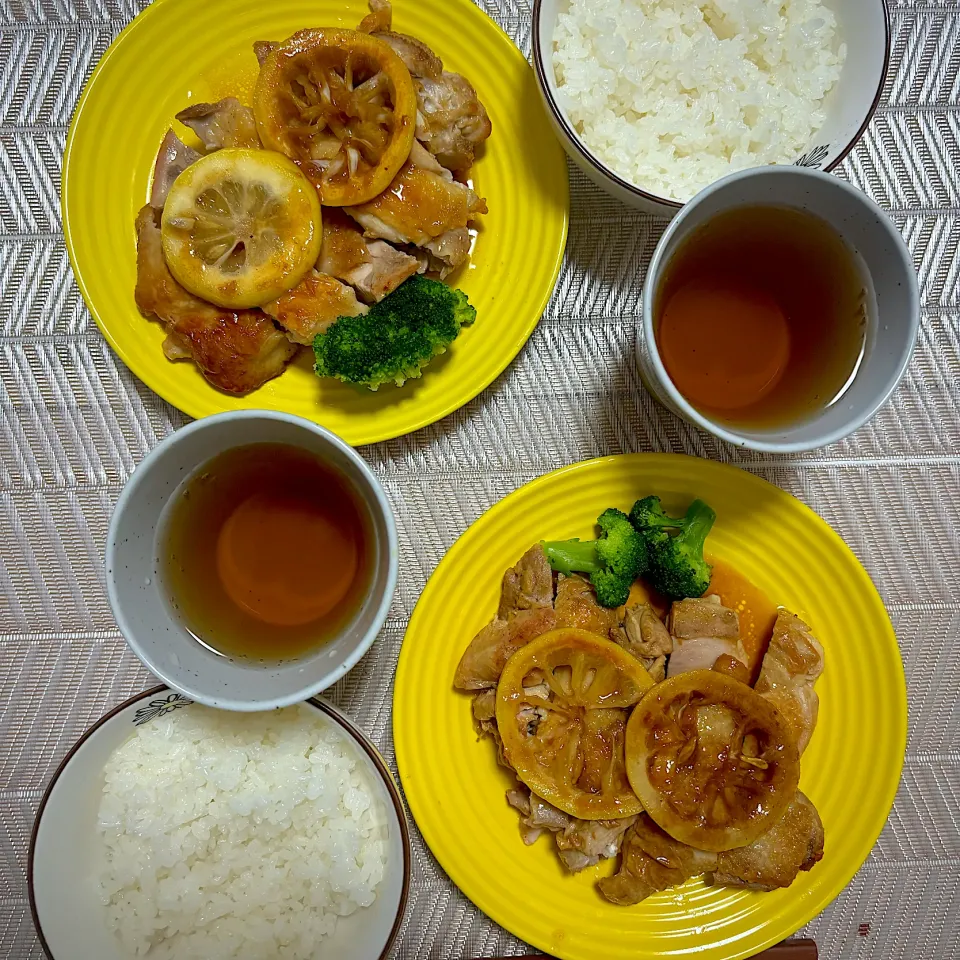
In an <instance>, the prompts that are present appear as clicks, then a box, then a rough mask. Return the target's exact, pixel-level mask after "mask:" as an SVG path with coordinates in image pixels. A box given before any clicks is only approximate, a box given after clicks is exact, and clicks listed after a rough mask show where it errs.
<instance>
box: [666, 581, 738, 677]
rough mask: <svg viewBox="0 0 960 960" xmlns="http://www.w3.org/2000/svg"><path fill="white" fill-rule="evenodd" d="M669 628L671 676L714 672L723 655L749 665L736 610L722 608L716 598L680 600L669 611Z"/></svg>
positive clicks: (669, 671) (718, 599) (669, 668)
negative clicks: (705, 671) (694, 672)
mask: <svg viewBox="0 0 960 960" xmlns="http://www.w3.org/2000/svg"><path fill="white" fill-rule="evenodd" d="M667 628H668V629H669V631H670V633H671V634H672V636H673V641H674V643H673V653H672V654H671V655H670V662H669V664H668V665H667V676H668V677H675V676H677V674H680V673H686V672H687V671H688V670H711V669H712V668H713V665H714V664H715V663H716V662H717V660H718V658H720V657H722V656H724V655H726V656H729V657H733V658H734V659H735V660H739V661H740V662H741V663H742V664H744V665H746V663H747V654H746V651H745V650H744V649H743V644H742V643H741V642H740V619H739V617H737V611H736V610H730V609H728V608H727V607H725V606H723V604H721V603H720V598H719V597H717V596H713V595H711V596H709V597H702V598H700V599H693V600H677V601H676V602H675V603H674V604H673V607H672V608H671V610H670V618H669V620H668V621H667Z"/></svg>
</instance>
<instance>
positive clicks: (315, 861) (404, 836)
mask: <svg viewBox="0 0 960 960" xmlns="http://www.w3.org/2000/svg"><path fill="white" fill-rule="evenodd" d="M409 874H410V843H409V836H408V831H407V824H406V819H405V814H404V811H403V805H402V802H401V800H400V797H399V794H398V792H397V789H396V786H395V785H394V783H393V779H392V777H391V774H390V772H389V770H388V769H387V767H386V764H385V763H384V761H383V759H382V758H381V757H380V755H379V754H378V753H377V751H376V749H375V748H374V747H373V745H372V744H371V743H370V742H369V741H368V740H367V739H366V737H364V736H363V734H362V733H360V731H358V730H357V729H356V728H355V727H354V726H353V725H352V724H351V723H350V722H349V721H348V720H347V719H346V718H345V717H343V716H342V715H341V714H340V713H338V712H337V711H336V710H334V708H333V707H331V706H330V705H329V704H328V703H326V702H325V701H323V700H310V701H307V702H306V703H303V704H297V705H296V706H293V707H287V708H285V709H283V710H275V711H269V712H263V713H254V714H239V713H231V712H228V711H219V710H212V709H210V708H208V707H204V706H202V705H200V704H195V703H193V702H191V701H189V700H187V699H186V698H184V697H183V696H181V695H180V694H178V693H175V692H174V691H172V690H169V689H167V688H165V687H158V688H156V689H154V690H149V691H147V692H146V693H143V694H140V695H139V696H137V697H134V698H133V699H131V700H128V701H127V702H126V703H124V704H121V705H120V706H119V707H117V708H116V709H115V710H113V711H111V712H110V713H108V714H107V715H106V716H105V717H103V718H102V719H101V720H100V721H98V722H97V723H96V724H95V725H94V726H93V727H92V728H91V729H90V730H89V731H88V732H87V733H86V734H85V735H84V736H83V737H82V738H81V739H80V741H79V742H78V743H77V744H76V745H75V746H74V747H73V749H72V750H71V751H70V753H69V754H68V755H67V757H66V759H65V760H64V761H63V763H62V765H61V766H60V769H59V770H58V771H57V773H56V774H55V775H54V777H53V779H52V781H51V783H50V786H49V787H48V788H47V792H46V794H45V796H44V798H43V801H42V803H41V806H40V810H39V812H38V814H37V819H36V824H35V826H34V833H33V838H32V841H31V845H30V857H29V877H28V886H29V895H30V903H31V908H32V910H33V916H34V922H35V923H36V926H37V931H38V933H39V936H40V942H41V945H42V946H43V949H44V951H45V953H46V955H47V957H49V958H51V960H90V958H91V957H96V958H97V960H130V958H136V957H144V956H145V957H148V958H150V960H173V958H176V960H234V958H242V960H275V958H276V960H323V958H327V957H329V958H336V960H376V958H385V957H386V956H387V954H388V953H389V951H390V949H391V947H392V945H393V942H394V940H395V939H396V936H397V933H398V931H399V929H400V924H401V922H402V919H403V911H404V907H405V904H406V899H407V891H408V886H409Z"/></svg>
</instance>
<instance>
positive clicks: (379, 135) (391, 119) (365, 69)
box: [253, 29, 417, 207]
mask: <svg viewBox="0 0 960 960" xmlns="http://www.w3.org/2000/svg"><path fill="white" fill-rule="evenodd" d="M253 110H254V114H255V115H256V118H257V130H258V131H259V133H260V139H261V140H262V141H263V143H264V146H267V147H269V148H271V149H273V150H279V151H280V152H281V153H283V154H285V155H286V156H288V157H290V158H291V159H293V160H294V162H295V163H296V164H297V165H298V166H299V167H300V169H301V170H303V172H304V173H305V174H306V175H307V177H309V178H310V181H311V182H312V183H313V184H314V185H315V186H316V188H317V190H318V191H319V192H320V199H321V200H322V201H323V203H324V204H325V205H327V206H331V207H340V206H347V205H350V204H357V203H366V202H367V201H368V200H372V199H373V198H374V197H375V196H377V195H378V194H380V193H382V192H383V191H384V190H386V189H387V187H388V186H390V182H391V181H392V180H393V178H394V176H396V174H397V172H398V171H399V170H400V168H401V167H402V166H403V164H404V163H406V161H407V158H408V157H409V156H410V149H411V147H412V146H413V135H414V131H415V129H416V123H417V93H416V90H415V88H414V86H413V79H412V78H411V76H410V71H409V70H407V68H406V67H405V66H404V64H403V61H402V60H401V59H400V57H398V56H397V54H396V53H394V52H393V50H392V49H391V48H390V46H389V45H388V44H386V43H385V42H384V41H383V40H379V39H377V38H376V37H371V36H368V35H367V34H365V33H361V32H360V31H358V30H336V29H315V30H301V31H299V32H298V33H295V34H294V35H293V36H292V37H290V38H289V39H288V40H286V41H285V42H284V43H281V44H279V45H278V46H277V47H276V48H274V49H273V50H272V51H271V52H270V55H269V56H268V57H267V58H266V60H265V61H264V62H263V65H262V66H261V67H260V75H259V77H258V78H257V85H256V89H255V91H254V97H253Z"/></svg>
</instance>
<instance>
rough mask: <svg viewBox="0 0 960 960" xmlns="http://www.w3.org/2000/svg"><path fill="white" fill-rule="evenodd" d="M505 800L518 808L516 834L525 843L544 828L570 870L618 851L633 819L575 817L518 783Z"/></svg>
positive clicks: (531, 840)
mask: <svg viewBox="0 0 960 960" xmlns="http://www.w3.org/2000/svg"><path fill="white" fill-rule="evenodd" d="M507 803H509V804H510V806H511V807H514V808H515V809H517V810H519V811H520V813H521V818H520V836H521V837H522V838H523V842H524V843H525V844H527V845H528V846H529V845H530V844H531V843H533V842H534V841H536V840H537V838H538V837H540V835H541V834H542V833H543V832H544V831H545V830H546V831H549V832H550V833H552V834H554V839H555V840H556V844H557V853H558V854H559V856H560V862H561V863H562V864H563V865H564V866H565V867H566V868H567V869H568V870H569V871H570V872H571V873H576V872H577V871H578V870H585V869H586V868H587V867H592V866H593V865H594V864H597V863H599V862H600V861H601V860H605V859H609V858H611V857H615V856H616V855H617V854H618V853H619V852H620V843H621V841H622V840H623V835H624V833H626V831H627V830H628V829H629V828H630V826H631V825H632V824H633V823H634V821H635V820H636V819H637V818H636V817H623V818H621V819H619V820H578V819H577V818H576V817H571V816H570V815H569V814H566V813H564V812H563V811H562V810H558V809H557V808H556V807H554V806H553V805H552V804H549V803H547V801H546V800H542V799H541V798H540V797H538V796H537V795H536V794H535V793H531V792H530V791H529V790H528V789H527V788H526V787H524V786H522V785H520V784H518V785H517V786H516V787H515V788H513V789H512V790H508V791H507Z"/></svg>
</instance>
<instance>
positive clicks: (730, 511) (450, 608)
mask: <svg viewBox="0 0 960 960" xmlns="http://www.w3.org/2000/svg"><path fill="white" fill-rule="evenodd" d="M652 493H655V494H659V495H660V496H661V497H663V500H664V504H665V506H666V507H667V508H668V511H670V510H671V508H675V509H680V508H682V507H683V508H685V507H686V506H687V504H688V503H689V501H690V500H691V499H693V498H694V497H702V498H703V499H704V500H706V501H707V502H708V503H709V504H710V505H711V506H713V507H714V509H715V510H716V511H717V523H716V526H715V528H714V530H713V532H712V533H711V535H710V540H709V545H710V551H711V552H712V553H713V554H714V555H715V556H717V557H718V558H722V559H724V560H726V561H729V562H730V563H732V564H733V565H734V566H735V567H736V568H737V569H738V570H740V571H741V572H742V573H744V574H745V575H746V576H747V577H748V578H749V579H750V580H752V581H753V583H754V584H755V585H756V586H758V587H759V588H760V589H762V590H764V591H765V592H766V593H767V594H768V595H769V597H770V598H771V599H772V600H774V601H775V602H777V603H781V604H783V605H784V606H786V607H788V608H790V609H791V610H794V611H795V612H797V613H798V614H799V615H800V616H801V617H803V619H804V620H806V621H807V622H808V623H810V625H811V626H812V628H813V630H814V633H815V634H816V636H817V637H818V638H819V639H820V640H821V641H822V643H823V646H824V649H825V650H826V669H825V672H824V674H823V677H822V678H821V680H820V681H819V683H818V684H817V691H818V693H819V694H820V700H821V704H820V720H819V724H818V726H817V729H816V732H815V733H814V736H813V739H812V741H811V743H810V747H809V748H808V750H807V751H806V753H805V754H804V756H803V764H802V775H801V780H800V786H801V789H802V790H803V791H804V792H805V793H807V794H808V795H809V797H810V799H811V800H813V802H814V803H815V804H816V806H817V809H818V810H819V811H820V815H821V816H822V818H823V823H824V827H825V830H826V850H825V854H824V859H823V860H822V861H821V862H820V863H819V864H818V865H817V866H815V867H814V868H813V870H812V871H811V872H810V873H802V874H801V875H800V876H799V877H798V879H797V880H796V882H795V883H794V884H793V886H791V887H790V888H788V889H786V890H779V891H775V892H773V893H751V892H746V891H733V890H726V889H723V888H717V889H711V888H709V887H707V886H705V885H704V883H703V881H702V880H699V879H698V880H692V881H689V882H687V883H686V884H684V885H683V886H682V887H680V888H678V889H677V890H673V891H669V892H666V893H662V894H658V895H656V896H654V897H651V898H650V899H649V900H647V901H645V902H644V903H642V904H640V905H638V906H636V907H617V906H614V905H613V904H610V903H607V902H606V901H604V900H603V899H601V897H600V895H599V894H598V893H597V892H596V891H595V889H594V883H595V881H596V879H597V878H598V877H599V876H601V875H602V873H603V872H608V871H609V870H610V865H609V864H608V865H606V867H604V866H602V865H601V866H598V867H597V868H595V869H593V870H587V871H585V872H583V873H581V874H577V875H574V876H570V875H568V874H565V873H564V872H563V870H562V869H561V867H560V864H559V861H558V859H557V857H556V854H555V852H554V850H553V849H552V843H551V842H550V841H549V839H547V838H541V839H540V840H538V841H537V842H536V843H535V844H534V845H533V846H532V847H525V846H524V845H523V843H522V841H521V840H520V833H519V830H518V825H517V814H516V812H515V811H513V810H511V809H510V808H509V807H508V806H507V804H506V802H505V800H504V792H505V790H506V789H507V787H508V785H509V778H508V775H507V774H506V772H505V771H503V770H502V769H500V768H499V767H498V766H497V763H496V757H495V751H494V748H493V744H492V743H491V742H490V741H488V740H484V741H482V742H479V743H478V742H477V739H476V735H475V733H474V731H473V728H472V725H471V719H470V699H469V697H468V696H465V695H462V694H458V693H457V692H455V691H454V690H453V689H452V686H451V681H452V677H453V672H454V668H455V667H456V664H457V661H458V659H459V657H460V654H461V653H462V652H463V649H464V648H465V647H466V645H467V643H468V642H469V641H470V639H471V637H473V635H474V634H475V633H476V631H477V630H478V629H479V628H480V627H481V626H483V624H485V623H486V622H487V621H488V620H490V619H491V617H493V616H494V614H495V612H496V609H497V601H498V598H499V593H500V578H501V577H502V575H503V571H504V570H505V569H506V568H507V567H508V566H510V565H511V564H513V563H515V562H516V560H517V559H518V558H519V557H520V555H521V554H522V553H523V552H524V551H525V550H526V549H527V548H528V547H529V546H530V545H531V544H532V543H535V542H537V541H538V540H540V539H549V540H554V539H557V540H558V539H565V538H568V537H583V538H587V537H592V536H593V535H594V526H593V524H594V521H595V519H596V517H597V515H598V514H599V513H600V512H601V511H602V510H603V509H604V508H606V507H609V506H617V507H621V508H623V509H629V507H630V506H631V505H632V503H633V501H634V500H635V499H636V498H637V497H640V496H645V495H647V494H652ZM906 731H907V705H906V688H905V684H904V677H903V666H902V664H901V661H900V653H899V649H898V647H897V641H896V637H895V636H894V633H893V629H892V627H891V625H890V621H889V619H888V617H887V614H886V611H885V610H884V607H883V603H882V601H881V600H880V597H879V595H878V594H877V591H876V589H875V588H874V586H873V584H872V583H871V581H870V578H869V576H868V575H867V574H866V572H865V571H864V569H863V568H862V567H861V566H860V564H859V563H858V562H857V560H856V558H855V557H854V556H853V554H852V553H851V552H850V550H849V549H848V548H847V546H846V545H845V544H844V543H843V541H842V540H841V539H840V538H839V537H838V536H837V535H836V534H835V533H834V532H833V530H831V529H830V527H829V526H827V524H826V523H824V522H823V520H821V519H820V518H819V517H817V516H816V514H814V513H813V512H812V511H811V510H810V509H808V508H807V507H806V506H804V505H803V504H802V503H800V502H799V501H797V500H795V499H794V498H793V497H791V496H790V495H789V494H787V493H784V492H783V491H782V490H779V489H777V488H776V487H774V486H771V485H770V484H768V483H766V482H764V481H763V480H760V479H758V478H756V477H754V476H752V475H750V474H748V473H745V472H743V471H741V470H737V469H735V468H733V467H729V466H723V465H721V464H717V463H711V462H708V461H705V460H697V459H694V458H691V457H681V456H674V455H666V454H663V455H654V454H633V455H626V456H619V457H608V458H605V459H601V460H589V461H586V462H585V463H580V464H576V465H574V466H572V467H568V468H565V469H563V470H559V471H557V472H555V473H550V474H547V475H546V476H544V477H541V478H540V479H538V480H535V481H533V482H532V483H529V484H527V485H526V486H524V487H521V488H520V489H519V490H517V491H516V492H515V493H513V494H511V495H510V496H508V497H506V498H505V499H504V500H502V501H501V502H500V503H498V504H497V505H496V506H494V507H493V508H492V509H491V510H489V511H488V512H487V513H486V514H484V516H483V517H481V518H480V519H479V520H478V521H477V522H476V523H475V524H474V525H473V526H472V527H471V528H470V529H469V530H468V531H467V532H466V533H465V534H464V535H463V536H462V537H461V538H460V539H459V540H458V541H457V542H456V544H454V546H453V547H452V548H451V550H450V552H449V553H448V554H447V555H446V557H444V559H443V560H442V561H441V563H440V564H439V565H438V567H437V569H436V571H435V572H434V574H433V576H432V577H431V578H430V581H429V582H428V583H427V586H426V588H425V589H424V591H423V595H422V596H421V598H420V602H419V603H418V604H417V608H416V610H415V611H414V613H413V617H412V618H411V620H410V625H409V627H408V629H407V633H406V636H405V638H404V641H403V647H402V649H401V652H400V663H399V667H398V669H397V677H396V685H395V692H394V700H393V735H394V741H395V744H396V753H397V764H398V766H399V770H400V779H401V781H402V782H403V787H404V790H405V791H406V795H407V800H408V801H409V804H410V809H411V811H412V813H413V816H414V818H415V819H416V821H417V825H418V826H419V827H420V830H421V831H422V833H423V836H424V838H425V840H426V842H427V844H428V845H429V847H430V849H431V850H432V851H433V853H434V855H435V856H436V858H437V860H438V861H439V862H440V865H441V866H442V867H443V869H444V870H445V871H446V872H447V873H448V874H449V876H450V877H451V879H452V880H453V881H454V883H456V884H457V885H458V886H459V887H460V888H461V890H463V892H464V893H465V894H466V895H467V896H468V897H469V898H470V899H471V900H472V901H473V902H474V903H475V904H476V905H477V906H478V907H479V908H480V909H481V910H483V911H484V912H485V913H487V914H488V915H489V916H491V917H492V918H493V919H494V920H496V921H497V922H498V923H499V924H501V925H502V926H504V927H506V928H507V929H508V930H509V931H510V932H511V933H513V934H515V935H516V936H517V937H520V938H521V939H522V940H525V941H526V942H527V943H530V944H533V945H535V946H536V947H537V948H539V949H541V950H544V951H546V952H548V953H550V954H552V955H553V956H556V957H560V958H564V960H596V958H597V957H603V958H604V960H619V958H623V960H626V958H630V960H644V958H653V957H665V956H670V957H683V956H691V955H695V956H696V957H697V958H698V960H707V958H712V960H738V958H741V957H747V956H751V955H753V954H754V953H756V952H758V951H760V950H762V949H764V948H766V947H768V946H770V945H771V944H773V943H776V942H777V941H779V940H782V939H784V938H785V937H788V936H790V935H791V934H792V933H794V932H795V931H797V930H798V929H799V928H800V927H801V926H803V925H804V924H805V923H807V922H808V921H809V920H810V919H811V918H812V917H814V916H815V915H816V914H817V913H819V912H820V911H821V910H822V909H823V908H824V907H825V906H826V905H827V904H828V903H829V902H830V901H831V900H832V899H833V898H834V897H835V896H836V895H837V894H838V893H839V892H840V891H841V890H842V889H843V887H844V886H845V885H846V884H847V883H848V882H849V881H850V879H851V878H852V877H853V875H854V874H855V873H856V872H857V870H858V868H859V867H860V865H861V863H863V861H864V859H865V858H866V856H867V854H868V853H869V852H870V849H871V847H872V846H873V844H874V842H875V841H876V839H877V837H878V836H879V835H880V831H881V829H882V828H883V824H884V822H885V821H886V818H887V814H888V813H889V811H890V806H891V804H892V803H893V797H894V794H895V793H896V789H897V784H898V782H899V779H900V770H901V767H902V764H903V753H904V749H905V745H906Z"/></svg>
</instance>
